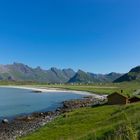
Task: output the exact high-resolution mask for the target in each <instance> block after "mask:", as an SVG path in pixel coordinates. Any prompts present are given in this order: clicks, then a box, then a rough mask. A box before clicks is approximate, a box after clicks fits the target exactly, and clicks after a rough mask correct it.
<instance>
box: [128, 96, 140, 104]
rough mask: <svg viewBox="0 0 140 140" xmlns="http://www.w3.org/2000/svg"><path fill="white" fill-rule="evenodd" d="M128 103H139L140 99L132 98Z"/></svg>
mask: <svg viewBox="0 0 140 140" xmlns="http://www.w3.org/2000/svg"><path fill="white" fill-rule="evenodd" d="M129 102H130V103H135V102H140V98H138V97H136V96H134V97H132V98H130V99H129Z"/></svg>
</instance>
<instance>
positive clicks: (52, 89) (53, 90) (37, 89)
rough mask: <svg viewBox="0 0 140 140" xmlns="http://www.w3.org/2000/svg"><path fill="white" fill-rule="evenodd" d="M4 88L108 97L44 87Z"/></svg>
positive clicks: (99, 96) (99, 97) (100, 96)
mask: <svg viewBox="0 0 140 140" xmlns="http://www.w3.org/2000/svg"><path fill="white" fill-rule="evenodd" d="M0 87H3V88H17V89H26V90H32V91H41V92H42V93H47V92H52V93H53V92H65V93H68V92H71V93H74V94H81V95H85V96H92V97H94V98H97V99H104V98H106V95H98V94H94V93H89V92H86V91H74V90H65V89H64V90H63V89H56V88H44V87H33V86H0Z"/></svg>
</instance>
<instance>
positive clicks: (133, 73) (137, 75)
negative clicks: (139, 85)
mask: <svg viewBox="0 0 140 140" xmlns="http://www.w3.org/2000/svg"><path fill="white" fill-rule="evenodd" d="M130 81H140V66H137V67H135V68H133V69H131V70H130V71H129V72H128V73H126V74H124V75H122V76H121V77H119V78H118V79H116V80H115V81H114V82H115V83H119V82H130Z"/></svg>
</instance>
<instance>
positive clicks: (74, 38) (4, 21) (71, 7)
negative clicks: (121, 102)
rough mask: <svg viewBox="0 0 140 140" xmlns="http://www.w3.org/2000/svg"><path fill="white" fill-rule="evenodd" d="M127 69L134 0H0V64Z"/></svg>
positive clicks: (138, 56) (134, 47)
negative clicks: (17, 63)
mask: <svg viewBox="0 0 140 140" xmlns="http://www.w3.org/2000/svg"><path fill="white" fill-rule="evenodd" d="M13 62H20V63H25V64H27V65H29V66H32V67H36V66H41V67H42V68H43V69H49V68H50V67H57V68H73V69H74V70H78V69H82V70H85V71H88V72H94V73H109V72H121V73H124V72H127V71H129V70H130V69H131V68H132V67H135V66H137V65H140V1H139V0H12V1H11V0H1V1H0V64H10V63H13Z"/></svg>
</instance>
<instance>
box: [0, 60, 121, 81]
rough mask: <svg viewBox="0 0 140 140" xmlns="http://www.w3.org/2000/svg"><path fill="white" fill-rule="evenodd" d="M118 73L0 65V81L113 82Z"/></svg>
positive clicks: (18, 64) (15, 64) (119, 75)
mask: <svg viewBox="0 0 140 140" xmlns="http://www.w3.org/2000/svg"><path fill="white" fill-rule="evenodd" d="M121 76H122V74H120V73H115V72H112V73H109V74H94V73H89V72H84V71H82V70H78V71H77V72H75V71H74V70H73V69H70V68H69V69H57V68H54V67H52V68H50V69H49V70H44V69H42V68H40V67H37V68H32V67H29V66H28V65H25V64H22V63H13V64H9V65H0V80H1V81H7V80H8V81H34V82H46V83H95V82H113V81H114V80H116V79H118V78H119V77H121Z"/></svg>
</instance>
